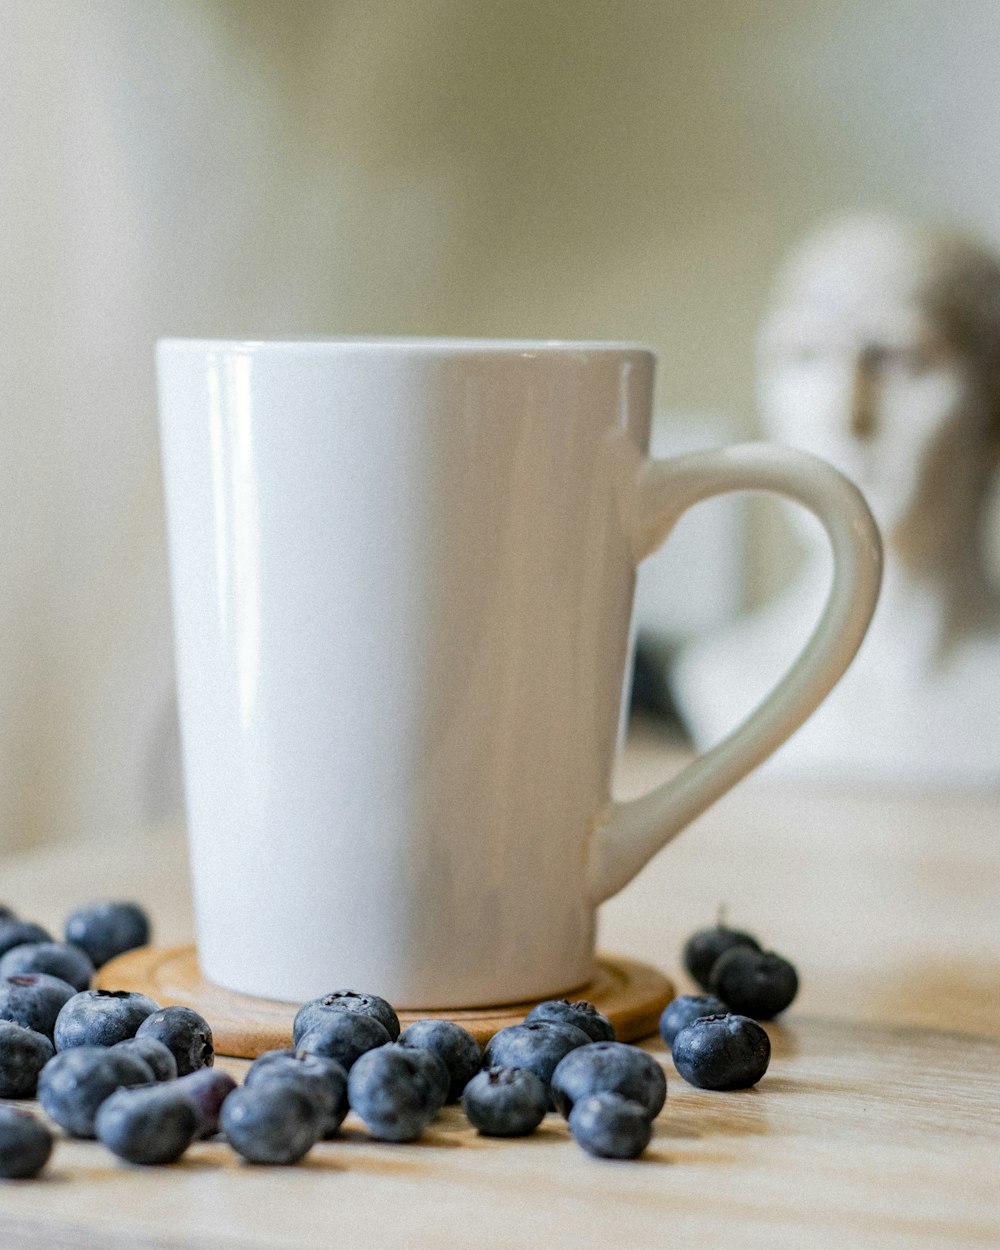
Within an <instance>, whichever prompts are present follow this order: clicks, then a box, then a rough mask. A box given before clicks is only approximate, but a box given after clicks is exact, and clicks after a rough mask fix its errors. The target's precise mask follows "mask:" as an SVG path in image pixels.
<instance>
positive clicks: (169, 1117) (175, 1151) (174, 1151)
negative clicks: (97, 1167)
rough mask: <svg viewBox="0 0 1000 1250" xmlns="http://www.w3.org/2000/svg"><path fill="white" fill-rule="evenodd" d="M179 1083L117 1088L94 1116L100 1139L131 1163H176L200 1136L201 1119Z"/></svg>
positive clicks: (95, 1127) (96, 1131) (95, 1128)
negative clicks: (179, 1089)
mask: <svg viewBox="0 0 1000 1250" xmlns="http://www.w3.org/2000/svg"><path fill="white" fill-rule="evenodd" d="M175 1086H176V1082H175V1081H174V1082H167V1083H166V1084H156V1085H139V1086H134V1087H132V1088H122V1089H117V1090H115V1092H114V1093H113V1094H109V1095H108V1097H107V1098H106V1099H105V1100H104V1101H103V1102H102V1103H101V1105H100V1107H99V1108H98V1110H97V1115H96V1116H95V1118H94V1132H95V1134H96V1135H97V1137H98V1139H99V1140H100V1141H101V1142H103V1143H104V1145H105V1146H107V1148H108V1149H109V1150H110V1151H112V1152H113V1153H114V1154H116V1155H117V1156H118V1157H119V1158H120V1159H125V1160H127V1161H128V1162H129V1163H143V1164H149V1165H154V1164H163V1163H175V1162H176V1161H177V1160H178V1159H179V1158H180V1157H181V1155H182V1154H183V1153H184V1151H185V1150H187V1148H188V1146H190V1145H191V1143H192V1142H193V1141H194V1139H195V1137H197V1135H198V1132H199V1128H200V1121H199V1118H198V1116H197V1114H196V1112H195V1109H194V1107H193V1106H192V1105H191V1103H190V1101H189V1100H188V1099H187V1098H185V1097H184V1095H183V1094H180V1093H178V1092H177V1090H176V1088H175Z"/></svg>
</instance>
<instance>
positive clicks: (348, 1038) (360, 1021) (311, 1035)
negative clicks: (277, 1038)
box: [296, 1011, 390, 1072]
mask: <svg viewBox="0 0 1000 1250" xmlns="http://www.w3.org/2000/svg"><path fill="white" fill-rule="evenodd" d="M389 1041H390V1038H389V1034H388V1033H387V1032H386V1029H385V1026H384V1025H383V1024H380V1023H379V1021H378V1020H376V1019H375V1017H374V1016H369V1015H365V1014H363V1013H362V1012H355V1011H330V1012H327V1013H326V1014H325V1015H322V1016H320V1017H319V1018H318V1019H317V1021H316V1023H315V1024H314V1025H313V1027H312V1028H311V1029H308V1030H307V1031H306V1032H305V1033H301V1034H300V1035H299V1038H298V1041H297V1042H296V1049H297V1050H301V1051H306V1052H308V1053H309V1054H314V1055H326V1056H327V1057H328V1058H330V1059H336V1061H337V1062H338V1063H339V1064H340V1065H341V1067H343V1069H344V1071H345V1072H350V1070H351V1068H352V1067H353V1066H354V1063H355V1061H356V1060H357V1059H358V1058H359V1057H360V1056H361V1055H363V1054H365V1052H366V1051H369V1050H374V1049H375V1048H376V1047H377V1046H386V1045H388V1043H389Z"/></svg>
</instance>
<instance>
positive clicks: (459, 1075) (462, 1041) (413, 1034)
mask: <svg viewBox="0 0 1000 1250" xmlns="http://www.w3.org/2000/svg"><path fill="white" fill-rule="evenodd" d="M399 1040H400V1042H402V1043H404V1044H405V1045H408V1046H421V1047H423V1048H424V1049H425V1050H430V1051H433V1052H434V1054H436V1055H437V1057H438V1058H439V1059H440V1060H441V1062H442V1063H443V1064H444V1066H445V1068H446V1069H447V1070H448V1096H447V1099H446V1101H447V1102H457V1101H458V1100H459V1098H460V1097H461V1096H462V1090H463V1089H465V1087H466V1085H467V1084H468V1082H469V1081H471V1080H472V1078H473V1077H474V1076H475V1075H476V1073H477V1072H478V1071H479V1068H480V1066H481V1064H482V1061H483V1055H482V1051H481V1050H480V1049H479V1043H478V1042H477V1041H476V1039H475V1038H474V1037H473V1036H472V1034H471V1033H470V1032H469V1031H468V1029H463V1028H462V1026H461V1025H460V1024H455V1023H453V1022H452V1021H451V1020H414V1022H413V1023H412V1024H410V1025H407V1027H406V1028H405V1029H404V1030H403V1031H402V1033H400V1035H399Z"/></svg>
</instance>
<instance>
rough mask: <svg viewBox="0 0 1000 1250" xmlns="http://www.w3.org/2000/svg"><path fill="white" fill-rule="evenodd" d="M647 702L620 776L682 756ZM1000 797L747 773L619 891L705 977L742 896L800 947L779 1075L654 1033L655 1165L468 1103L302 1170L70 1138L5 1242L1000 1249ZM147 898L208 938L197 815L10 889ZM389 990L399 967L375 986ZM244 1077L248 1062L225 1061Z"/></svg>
mask: <svg viewBox="0 0 1000 1250" xmlns="http://www.w3.org/2000/svg"><path fill="white" fill-rule="evenodd" d="M684 758H685V756H684V751H683V749H682V748H680V747H679V746H678V745H677V744H676V742H674V741H673V740H672V739H671V738H670V736H669V733H668V732H667V731H666V730H665V729H663V728H661V727H659V726H657V725H656V724H654V723H651V722H637V723H636V724H635V725H634V726H633V730H632V732H631V734H630V737H629V742H628V744H627V747H626V750H625V753H624V756H623V758H622V761H621V764H620V768H619V772H618V791H619V793H620V794H622V795H623V796H625V795H629V794H636V793H639V792H641V791H642V790H644V789H646V788H648V787H649V786H651V785H652V784H654V783H655V782H656V781H658V780H660V779H661V778H662V777H664V776H666V775H668V774H669V772H670V771H671V770H673V769H675V768H677V767H679V766H680V764H681V763H682V762H683V760H684ZM998 881H1000V795H995V794H968V793H951V794H949V793H931V792H927V793H920V794H914V793H892V792H888V791H882V790H878V789H873V788H868V789H851V788H849V787H838V788H834V787H806V786H802V785H792V784H790V783H787V782H783V783H780V784H779V783H777V782H774V781H766V780H765V779H763V778H760V777H756V778H751V779H750V780H748V781H746V782H744V783H743V784H742V785H741V786H740V787H738V788H737V789H736V790H735V791H733V792H732V793H731V794H730V795H729V796H727V797H726V798H725V799H723V800H722V801H721V802H719V803H718V804H717V805H716V806H715V807H714V808H713V809H712V810H711V811H710V812H708V813H706V814H705V815H704V816H703V817H701V818H700V819H699V820H698V821H697V822H695V824H694V825H692V826H691V828H690V829H688V830H686V831H685V832H684V833H683V834H682V835H681V837H680V838H679V839H678V840H677V841H676V843H674V844H673V845H672V846H670V847H668V848H667V849H666V850H665V851H664V852H662V853H661V854H660V855H659V856H658V857H657V858H656V860H655V861H654V862H653V863H652V864H650V865H649V867H648V868H646V869H645V870H644V871H643V872H642V873H641V874H640V876H639V877H638V878H637V879H636V880H635V881H634V882H633V883H632V884H631V885H630V886H628V887H627V888H626V889H625V890H624V891H623V892H622V894H620V895H619V896H618V897H617V898H616V899H614V900H612V901H611V902H610V903H608V904H606V905H605V907H604V908H603V912H602V917H601V925H600V946H601V948H602V949H603V950H606V951H611V952H615V953H619V954H623V955H630V956H633V957H635V958H639V959H642V960H644V961H647V962H649V963H652V964H655V965H656V966H658V967H659V968H661V969H662V970H663V971H664V972H666V973H667V974H668V975H670V976H672V977H674V978H675V980H676V981H677V984H678V988H679V989H680V990H681V991H682V992H685V991H689V990H690V989H691V988H692V987H691V985H690V982H688V981H687V979H686V977H685V975H684V973H683V970H682V968H681V962H680V948H681V945H682V943H683V940H684V938H685V937H686V936H687V934H688V933H690V932H691V931H692V930H693V929H696V928H699V927H702V926H703V925H705V924H707V923H711V922H712V921H713V920H714V919H715V917H716V914H717V912H718V909H719V908H720V907H724V908H725V909H726V916H727V919H728V920H729V921H730V922H731V923H733V924H737V925H740V926H742V927H746V928H750V929H752V930H753V931H754V932H756V933H757V934H758V936H759V937H760V938H761V939H762V941H763V942H764V943H765V944H766V945H767V946H770V947H772V948H774V949H776V950H778V951H780V952H782V953H783V954H785V955H787V956H788V957H789V958H791V959H792V960H793V961H794V962H795V963H796V965H797V967H798V969H799V972H800V975H801V979H802V989H801V992H800V995H799V997H798V998H797V1000H796V1001H795V1003H794V1004H793V1005H792V1007H791V1008H790V1009H789V1010H788V1011H787V1012H786V1013H785V1015H784V1016H783V1017H782V1018H781V1020H780V1021H779V1022H772V1023H770V1024H768V1025H767V1028H768V1032H769V1033H770V1035H771V1039H772V1045H773V1059H772V1063H771V1067H770V1069H769V1071H768V1073H767V1075H766V1076H765V1077H764V1079H763V1081H762V1082H761V1083H760V1085H759V1086H758V1087H757V1088H756V1089H754V1090H751V1091H745V1092H740V1093H728V1094H720V1093H708V1092H705V1091H699V1090H696V1089H694V1088H693V1087H692V1086H690V1085H687V1084H686V1083H685V1082H684V1081H683V1080H682V1079H681V1078H680V1077H679V1076H677V1074H676V1073H675V1071H674V1069H673V1065H672V1063H671V1061H670V1058H669V1055H668V1054H667V1053H666V1051H665V1050H664V1048H663V1046H662V1045H661V1043H660V1042H659V1040H658V1039H655V1038H654V1039H651V1040H650V1041H648V1042H646V1043H644V1045H645V1046H646V1047H647V1048H648V1049H649V1050H650V1051H651V1052H652V1053H653V1054H655V1055H656V1056H657V1057H658V1059H659V1060H660V1061H661V1062H662V1063H663V1065H664V1068H665V1070H666V1073H667V1079H668V1090H669V1092H668V1098H667V1105H666V1107H665V1109H664V1110H663V1112H662V1113H661V1114H660V1116H659V1117H658V1119H657V1121H656V1125H655V1133H654V1138H653V1141H652V1143H651V1145H650V1148H649V1150H648V1151H647V1152H646V1155H645V1156H644V1157H643V1158H642V1159H641V1160H639V1161H636V1162H630V1163H611V1162H606V1161H598V1160H595V1159H592V1158H590V1157H589V1156H587V1155H585V1154H584V1153H583V1152H582V1151H581V1150H580V1149H579V1148H578V1147H577V1146H576V1145H575V1144H574V1143H573V1142H572V1140H571V1139H570V1138H569V1136H568V1134H567V1131H566V1128H565V1124H564V1122H563V1121H562V1120H561V1118H559V1117H558V1116H555V1115H550V1116H549V1117H547V1119H546V1121H545V1123H544V1124H543V1126H542V1129H541V1130H540V1131H539V1132H538V1133H537V1134H536V1135H535V1136H533V1137H531V1138H527V1139H523V1140H519V1141H496V1140H489V1139H486V1138H480V1137H478V1136H477V1135H476V1134H475V1132H474V1131H473V1130H472V1129H471V1128H470V1127H469V1126H468V1124H467V1122H466V1121H465V1120H464V1117H463V1116H462V1113H461V1112H460V1111H459V1110H458V1109H456V1108H446V1109H445V1111H444V1112H443V1113H442V1114H441V1116H440V1118H439V1119H438V1120H437V1121H436V1122H435V1124H434V1125H433V1126H432V1127H431V1128H430V1129H429V1130H428V1131H427V1132H426V1133H425V1134H424V1137H423V1138H422V1139H421V1140H420V1141H419V1142H416V1143H413V1144H409V1145H384V1144H379V1143H375V1142H373V1141H371V1140H370V1139H369V1138H368V1137H367V1134H366V1133H365V1131H364V1129H363V1127H362V1126H361V1124H360V1121H357V1120H356V1119H355V1118H354V1117H353V1116H351V1117H349V1118H348V1121H347V1123H346V1131H345V1133H344V1135H343V1137H342V1138H341V1139H339V1140H335V1141H331V1142H327V1143H322V1144H320V1145H319V1146H317V1147H315V1148H314V1149H313V1150H312V1151H311V1152H310V1154H309V1155H308V1156H307V1157H306V1159H305V1160H303V1162H302V1163H300V1164H298V1165H296V1166H295V1167H291V1168H272V1169H265V1168H259V1167H250V1166H247V1165H244V1164H242V1163H240V1161H239V1160H238V1158H237V1157H236V1156H235V1154H234V1153H233V1152H232V1150H231V1149H230V1148H229V1147H228V1146H227V1145H226V1144H225V1143H224V1142H223V1141H221V1140H216V1141H208V1142H204V1143H199V1144H197V1145H195V1146H194V1147H192V1148H191V1149H190V1150H189V1151H188V1153H187V1154H186V1155H185V1156H184V1158H183V1159H182V1160H181V1162H180V1163H178V1164H175V1165H172V1166H170V1167H164V1168H145V1169H143V1168H136V1167H131V1166H128V1165H125V1164H122V1163H119V1162H117V1161H116V1160H115V1159H114V1158H113V1156H112V1155H110V1154H109V1153H108V1152H107V1151H106V1150H105V1149H104V1147H102V1146H101V1145H99V1144H98V1143H94V1142H82V1141H72V1140H70V1139H68V1138H65V1137H60V1138H59V1140H58V1141H57V1144H56V1149H55V1151H54V1153H53V1157H52V1160H51V1162H50V1164H49V1166H48V1168H47V1170H46V1172H45V1173H44V1174H43V1177H42V1178H41V1179H39V1180H38V1181H36V1182H3V1183H0V1247H2V1250H7V1247H10V1248H11V1250H14V1248H16V1247H22V1246H23V1247H32V1248H34V1247H38V1248H40V1250H63V1248H69V1247H101V1248H102V1250H117V1248H118V1247H126V1246H127V1247H129V1248H130V1250H132V1248H140V1250H141V1248H142V1247H149V1248H150V1250H154V1248H155V1250H180V1248H181V1247H220V1248H221V1250H228V1248H233V1250H236V1248H240V1250H250V1248H252V1250H264V1248H265V1247H266V1248H268V1250H272V1248H273V1250H284V1248H286V1247H287V1248H288V1250H291V1248H293V1247H295V1248H300V1247H301V1248H302V1250H311V1248H312V1247H328V1246H333V1245H341V1244H345V1245H346V1244H350V1245H352V1246H364V1247H367V1246H373V1247H374V1246H382V1245H390V1244H396V1245H403V1246H412V1247H435V1248H436V1247H449V1246H465V1245H468V1244H470V1243H475V1244H476V1245H478V1246H485V1247H494V1246H495V1247H498V1248H499V1247H508V1246H509V1247H512V1248H513V1247H515V1246H516V1247H519V1248H523V1247H524V1246H526V1245H527V1246H545V1247H549V1246H552V1247H563V1246H565V1247H567V1248H568V1247H573V1248H574V1250H577V1248H579V1247H608V1246H628V1247H631V1246H635V1247H647V1246H648V1247H654V1246H655V1247H661V1246H669V1245H684V1246H694V1247H716V1246H723V1245H727V1244H739V1245H742V1246H749V1247H765V1246H766V1247H796V1248H798V1247H802V1246H805V1245H808V1246H810V1247H834V1246H836V1247H837V1248H838V1250H842V1248H843V1247H844V1246H850V1247H879V1248H881V1247H886V1248H890V1247H892V1248H894V1247H921V1248H924V1247H926V1250H941V1248H942V1247H951V1246H995V1245H997V1244H1000V1196H998V1190H997V1185H996V1176H997V1170H998V1163H1000V1075H998V1074H1000V925H998V923H997V893H996V891H997V882H998ZM116 896H117V897H126V896H128V897H134V898H138V899H139V900H140V901H142V902H143V903H145V904H146V906H147V907H148V908H149V910H150V912H151V914H152V915H153V917H154V920H155V923H156V935H155V937H156V940H157V942H159V943H162V944H164V945H168V944H174V943H181V942H185V941H190V940H191V937H192V921H191V913H190V898H189V890H188V883H187V863H186V854H185V847H184V840H183V835H182V833H181V832H180V831H179V830H177V829H169V828H166V829H161V830H156V831H145V832H142V833H136V834H135V835H134V836H133V837H130V838H128V839H125V840H123V841H121V842H115V843H113V844H108V843H107V842H106V841H102V840H101V839H100V838H99V837H96V836H92V837H87V838H82V839H81V840H80V841H79V842H78V843H75V844H73V845H62V846H53V847H45V848H41V849H38V850H34V851H30V852H23V853H20V854H17V855H13V856H10V857H9V858H8V860H7V862H6V863H5V865H4V878H3V884H2V886H0V901H4V902H7V903H9V904H10V905H12V906H14V907H15V908H17V909H18V910H19V911H20V912H21V913H22V914H23V915H24V916H25V917H26V918H31V919H38V920H39V921H41V922H42V923H45V924H48V925H49V926H53V927H55V928H59V927H61V924H62V920H63V918H64V917H65V915H66V913H67V911H68V910H69V909H70V907H72V906H73V905H75V904H76V903H79V902H82V901H88V900H90V899H94V898H100V897H116ZM372 988H375V987H372ZM219 1062H220V1064H221V1065H223V1066H225V1067H227V1068H228V1069H229V1070H231V1071H232V1072H233V1073H234V1074H235V1075H237V1076H239V1075H240V1074H241V1073H242V1071H244V1070H245V1066H246V1065H245V1063H243V1062H242V1061H236V1060H220V1061H219Z"/></svg>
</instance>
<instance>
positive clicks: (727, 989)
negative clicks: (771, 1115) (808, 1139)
mask: <svg viewBox="0 0 1000 1250" xmlns="http://www.w3.org/2000/svg"><path fill="white" fill-rule="evenodd" d="M683 959H684V966H685V968H686V969H687V971H688V972H689V973H690V975H691V976H692V977H693V979H694V980H695V981H696V982H697V983H698V985H699V986H700V987H701V988H702V989H703V990H705V991H706V992H705V993H704V994H683V995H681V996H680V997H679V998H675V999H674V1000H673V1002H671V1003H668V1004H667V1006H666V1007H665V1008H664V1011H663V1014H662V1016H661V1017H660V1036H661V1037H662V1038H663V1041H664V1042H665V1043H666V1045H667V1047H668V1048H669V1050H670V1053H671V1056H672V1057H673V1061H674V1067H675V1068H676V1069H677V1071H678V1072H679V1073H680V1075H681V1076H682V1077H684V1079H685V1080H686V1081H689V1082H690V1083H691V1084H692V1085H697V1086H698V1087H699V1088H701V1089H748V1088H749V1087H750V1086H752V1085H756V1084H757V1082H758V1081H759V1080H760V1078H761V1077H762V1076H763V1075H764V1073H765V1072H766V1071H767V1067H768V1064H769V1063H770V1059H771V1041H770V1038H769V1037H768V1035H767V1033H766V1032H765V1030H764V1029H762V1028H761V1026H760V1025H759V1024H758V1023H757V1021H758V1020H772V1019H773V1018H774V1017H775V1016H776V1015H778V1013H779V1012H781V1011H784V1010H785V1008H786V1007H787V1006H789V1004H790V1003H791V1001H792V999H793V998H794V997H795V995H796V994H797V993H798V988H799V979H798V974H797V973H796V971H795V968H794V967H793V966H792V964H791V963H789V961H788V960H787V959H785V958H783V957H782V956H781V955H778V954H776V953H775V952H774V951H765V950H762V949H761V945H760V942H758V940H757V939H756V938H755V937H754V936H753V935H752V934H750V933H746V932H744V931H743V930H742V929H730V928H728V927H727V926H726V925H723V924H721V923H720V924H716V925H713V926H712V927H711V928H708V929H699V930H698V932H697V933H694V934H692V935H691V937H690V938H688V940H687V942H686V943H685V946H684V952H683Z"/></svg>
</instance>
